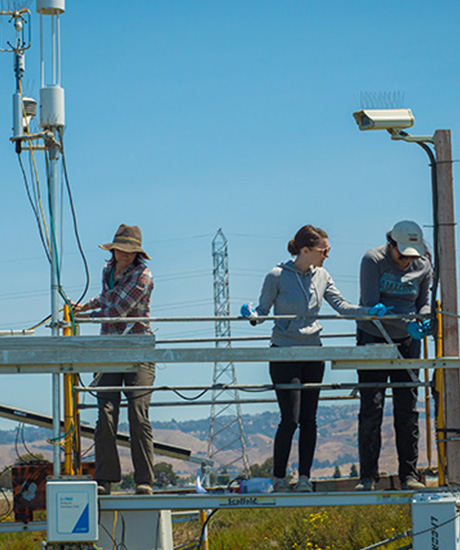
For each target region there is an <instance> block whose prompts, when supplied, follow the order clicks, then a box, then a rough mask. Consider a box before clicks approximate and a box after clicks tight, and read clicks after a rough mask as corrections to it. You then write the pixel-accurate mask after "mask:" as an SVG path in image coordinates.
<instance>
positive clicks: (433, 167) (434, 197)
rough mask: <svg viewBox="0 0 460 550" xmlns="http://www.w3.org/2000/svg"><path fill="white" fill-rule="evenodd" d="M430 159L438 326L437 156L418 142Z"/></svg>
mask: <svg viewBox="0 0 460 550" xmlns="http://www.w3.org/2000/svg"><path fill="white" fill-rule="evenodd" d="M400 135H401V136H404V137H406V136H408V135H409V134H408V133H407V132H404V131H403V132H400ZM416 143H417V145H418V146H419V147H421V148H422V149H423V150H424V151H425V153H426V154H427V155H428V158H429V159H430V167H431V193H432V201H433V252H434V254H433V256H434V257H433V268H434V269H433V284H432V287H431V322H432V326H433V328H434V327H435V326H436V294H437V291H438V286H439V211H438V176H437V173H436V164H437V163H436V156H435V154H434V152H433V150H432V149H431V148H430V147H429V146H428V145H427V144H426V143H421V142H419V141H417V142H416Z"/></svg>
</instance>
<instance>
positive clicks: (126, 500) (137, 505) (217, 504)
mask: <svg viewBox="0 0 460 550" xmlns="http://www.w3.org/2000/svg"><path fill="white" fill-rule="evenodd" d="M412 495H413V493H411V492H409V491H372V492H371V491H369V492H347V493H343V492H330V493H266V494H261V493H257V494H250V493H247V494H246V493H245V494H239V493H214V494H212V493H208V494H186V495H171V494H154V495H141V496H139V495H122V494H120V495H118V494H115V495H111V496H108V497H100V499H99V506H100V509H101V510H203V509H215V508H221V509H230V508H278V507H294V506H295V507H298V506H347V505H349V506H360V505H366V506H367V505H372V504H409V503H410V502H411V499H412Z"/></svg>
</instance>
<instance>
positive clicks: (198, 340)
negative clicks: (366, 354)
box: [156, 332, 356, 346]
mask: <svg viewBox="0 0 460 550" xmlns="http://www.w3.org/2000/svg"><path fill="white" fill-rule="evenodd" d="M324 338H356V333H355V332H343V333H331V334H321V340H323V339H324ZM270 339H271V336H219V337H214V338H212V337H210V338H165V339H162V340H157V341H156V344H157V346H158V345H161V344H205V343H208V342H252V341H253V342H256V341H268V340H270Z"/></svg>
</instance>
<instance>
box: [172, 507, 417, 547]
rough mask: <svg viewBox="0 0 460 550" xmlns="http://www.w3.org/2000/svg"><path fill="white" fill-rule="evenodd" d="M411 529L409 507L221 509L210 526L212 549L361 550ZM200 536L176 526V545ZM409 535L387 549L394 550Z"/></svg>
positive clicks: (187, 526)
mask: <svg viewBox="0 0 460 550" xmlns="http://www.w3.org/2000/svg"><path fill="white" fill-rule="evenodd" d="M410 526H411V514H410V507H409V505H393V506H391V505H385V506H383V505H382V506H345V507H338V506H328V507H322V508H321V507H320V508H281V509H276V510H275V509H270V510H267V509H263V510H261V509H245V510H219V512H217V513H216V514H215V516H214V517H213V518H212V519H211V521H210V523H209V535H208V540H209V549H210V550H262V549H263V550H267V549H268V550H360V549H361V548H365V547H366V546H369V545H371V544H374V543H376V542H379V541H381V540H383V539H387V538H390V537H393V536H395V535H397V534H399V533H402V532H404V531H406V530H408V529H410ZM198 536H199V526H198V525H196V524H178V525H175V526H174V544H175V545H178V544H180V543H183V542H185V541H186V540H191V539H193V538H196V537H198ZM409 542H410V539H409V538H408V537H405V538H403V539H399V540H397V541H395V542H393V543H389V544H387V545H386V546H385V549H386V550H395V549H397V548H400V547H401V546H403V545H405V544H408V543H409Z"/></svg>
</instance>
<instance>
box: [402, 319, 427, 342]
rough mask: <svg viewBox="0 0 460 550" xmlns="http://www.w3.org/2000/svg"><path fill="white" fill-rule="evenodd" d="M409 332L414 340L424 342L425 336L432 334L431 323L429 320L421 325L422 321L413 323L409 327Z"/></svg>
mask: <svg viewBox="0 0 460 550" xmlns="http://www.w3.org/2000/svg"><path fill="white" fill-rule="evenodd" d="M407 332H408V333H409V336H412V338H413V339H414V340H423V339H424V338H425V336H429V335H430V334H431V332H432V330H431V322H430V321H428V319H427V320H425V321H422V322H421V323H420V321H411V322H410V323H409V324H408V325H407Z"/></svg>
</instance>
